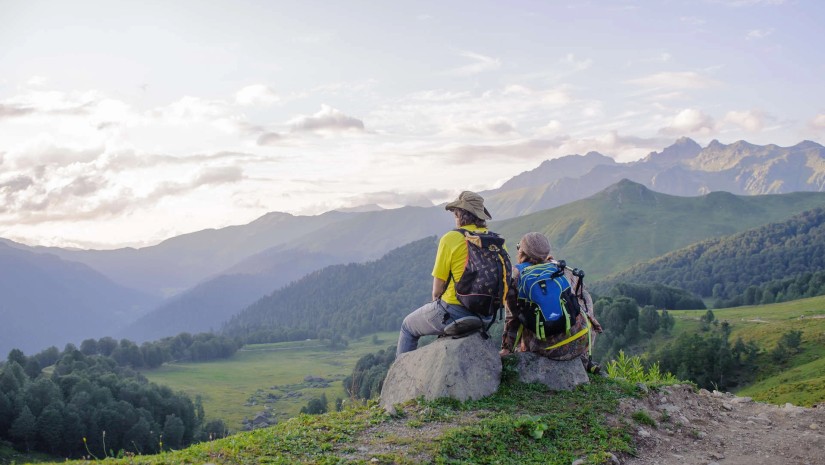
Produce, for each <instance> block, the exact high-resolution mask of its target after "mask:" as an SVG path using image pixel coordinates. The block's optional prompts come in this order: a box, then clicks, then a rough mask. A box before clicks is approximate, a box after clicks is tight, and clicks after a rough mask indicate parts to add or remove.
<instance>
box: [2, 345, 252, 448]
mask: <svg viewBox="0 0 825 465" xmlns="http://www.w3.org/2000/svg"><path fill="white" fill-rule="evenodd" d="M238 348H239V344H238V343H237V342H236V341H234V340H232V339H229V338H226V337H223V336H216V335H214V334H208V333H202V334H196V335H194V336H193V335H191V334H189V333H181V334H179V335H177V336H174V337H167V338H164V339H162V340H160V341H155V342H145V343H143V344H141V345H140V346H138V345H137V344H135V343H134V342H132V341H129V340H127V339H121V340H120V341H117V340H115V339H113V338H111V337H104V338H100V339H86V340H84V341H83V342H81V344H80V347H79V348H78V347H76V346H75V345H73V344H67V345H66V348H65V349H64V350H63V351H62V352H61V351H59V350H58V349H57V348H56V347H49V348H48V349H45V350H43V351H41V352H39V353H37V354H34V355H32V356H26V355H25V354H24V353H23V352H22V351H20V350H18V349H14V350H12V351H11V352H9V355H8V357H7V359H6V361H5V362H3V363H2V365H0V439H3V440H7V441H9V442H10V443H12V444H13V445H14V447H16V448H18V449H20V450H26V451H39V452H45V453H49V454H53V455H58V456H61V457H72V458H78V457H82V456H96V457H99V458H102V457H105V456H111V455H114V454H117V453H118V452H132V453H138V454H151V453H156V452H159V451H161V450H169V449H178V448H182V447H186V446H187V445H189V444H191V443H193V442H196V441H203V440H208V439H210V438H215V437H220V436H224V435H225V434H226V431H227V428H226V426H225V424H224V423H223V421H221V420H213V421H210V422H204V411H203V406H202V405H201V402H200V399H196V400H195V402H192V400H191V399H190V398H189V397H188V396H186V395H185V394H182V393H174V392H172V391H171V390H170V389H169V388H168V387H165V386H158V385H155V384H152V383H149V382H148V381H147V380H146V378H145V377H143V376H142V375H140V374H139V373H137V372H136V371H135V369H139V368H155V367H158V366H160V365H161V364H162V363H164V362H167V361H172V360H186V361H204V360H211V359H215V358H224V357H228V356H231V355H232V354H234V353H235V352H236V351H237V350H238Z"/></svg>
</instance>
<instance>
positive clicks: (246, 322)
mask: <svg viewBox="0 0 825 465" xmlns="http://www.w3.org/2000/svg"><path fill="white" fill-rule="evenodd" d="M435 250H436V242H435V238H427V239H423V240H420V241H417V242H414V243H412V244H408V245H406V246H404V247H401V248H399V249H396V250H394V251H392V252H390V253H388V254H386V255H385V256H384V257H382V258H381V259H379V260H377V261H374V262H369V263H351V264H348V265H335V266H331V267H328V268H324V269H323V270H319V271H316V272H314V273H311V274H310V275H308V276H305V277H304V278H302V279H300V280H298V281H296V282H294V283H292V284H290V285H288V286H286V287H284V288H282V289H280V290H278V291H275V292H274V293H272V294H270V295H269V296H267V297H264V298H262V299H261V300H259V301H258V302H256V303H255V304H253V305H251V306H250V307H248V308H247V309H246V310H244V311H243V312H241V313H239V314H237V315H235V316H234V317H233V318H232V319H231V320H230V321H229V322H228V323H227V324H226V325H225V326H224V328H223V330H222V334H224V335H226V336H228V337H233V338H239V339H241V340H242V341H243V342H246V343H253V342H254V343H261V342H281V341H289V340H301V339H307V338H317V337H319V334H321V333H322V332H323V331H330V332H331V333H332V334H337V335H343V336H347V337H350V338H356V337H360V336H363V335H366V334H370V333H374V332H376V331H388V330H396V329H398V327H399V326H400V325H401V320H402V319H403V318H404V316H405V315H406V314H407V313H409V312H410V311H411V310H413V309H415V308H417V307H418V306H420V305H422V304H423V303H425V302H427V301H428V300H430V289H431V288H432V286H431V284H432V278H431V277H430V272H431V267H432V263H433V258H434V254H435Z"/></svg>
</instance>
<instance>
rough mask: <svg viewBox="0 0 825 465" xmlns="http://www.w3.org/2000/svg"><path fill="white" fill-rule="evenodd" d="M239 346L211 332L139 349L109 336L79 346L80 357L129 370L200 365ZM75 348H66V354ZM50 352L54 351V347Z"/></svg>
mask: <svg viewBox="0 0 825 465" xmlns="http://www.w3.org/2000/svg"><path fill="white" fill-rule="evenodd" d="M240 347H241V344H240V343H239V342H238V341H236V340H234V339H231V338H227V337H224V336H218V335H215V334H211V333H199V334H195V335H194V336H193V335H191V334H189V333H180V334H178V335H177V336H172V337H166V338H163V339H161V340H159V341H154V342H144V343H143V344H141V345H140V346H138V345H137V344H135V343H134V342H132V341H130V340H128V339H121V340H120V341H117V340H115V339H113V338H111V337H104V338H101V339H86V340H84V341H83V342H81V343H80V349H79V350H80V352H81V353H82V354H83V355H102V356H104V357H111V358H112V359H114V360H115V362H117V364H118V365H121V366H130V367H132V368H157V367H159V366H160V365H162V364H163V363H164V362H170V361H173V360H174V361H192V362H203V361H207V360H215V359H220V358H228V357H231V356H232V355H234V354H235V352H237V351H238V349H239V348H240ZM71 349H74V346H73V345H69V346H67V349H66V350H67V351H69V350H71ZM53 351H55V352H56V351H57V349H56V348H53Z"/></svg>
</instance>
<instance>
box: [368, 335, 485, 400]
mask: <svg viewBox="0 0 825 465" xmlns="http://www.w3.org/2000/svg"><path fill="white" fill-rule="evenodd" d="M500 381H501V357H499V355H498V347H496V345H495V344H494V343H493V341H492V339H484V338H482V337H481V334H480V333H475V334H472V335H470V336H467V337H463V338H460V339H453V338H451V337H442V338H439V339H436V340H435V341H434V342H433V343H432V344H429V345H427V346H424V347H422V348H420V349H418V350H414V351H412V352H407V353H405V354H401V355H400V356H399V357H398V358H397V359H396V360H395V362H394V363H393V364H392V366H391V367H390V369H389V372H388V373H387V377H386V379H385V380H384V386H383V387H382V389H381V401H380V405H381V406H382V407H384V409H386V410H387V411H388V412H390V413H393V412H394V411H395V408H394V406H395V405H396V404H400V403H402V402H406V401H408V400H411V399H416V398H418V397H420V396H423V397H424V398H425V399H427V400H433V399H438V398H441V397H451V398H453V399H458V400H460V401H465V400H468V399H480V398H482V397H486V396H489V395H490V394H493V393H494V392H496V390H497V389H498V385H499V382H500Z"/></svg>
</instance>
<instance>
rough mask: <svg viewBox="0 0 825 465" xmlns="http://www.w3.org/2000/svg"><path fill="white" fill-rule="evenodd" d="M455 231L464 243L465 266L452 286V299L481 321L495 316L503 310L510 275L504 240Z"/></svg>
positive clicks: (460, 230)
mask: <svg viewBox="0 0 825 465" xmlns="http://www.w3.org/2000/svg"><path fill="white" fill-rule="evenodd" d="M455 231H457V232H460V233H462V234H463V235H464V239H465V240H466V241H467V262H466V264H465V266H464V274H462V275H461V279H459V280H458V281H456V283H455V293H456V297H457V298H458V301H459V302H461V305H463V306H464V307H465V308H467V309H468V310H470V311H471V312H473V313H475V314H476V315H479V316H480V317H482V318H485V319H486V318H489V317H491V316H495V314H496V312H497V311H499V310H501V309H502V308H503V307H504V299H505V297H506V296H507V289H508V288H509V286H510V279H511V278H512V274H513V273H512V267H511V265H510V256H509V255H508V254H507V251H506V250H504V238H503V237H501V236H499V235H498V234H496V233H494V232H486V233H482V232H471V231H468V230H466V229H455ZM450 278H451V279H452V275H450ZM490 325H492V322H490ZM488 328H489V327H488Z"/></svg>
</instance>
